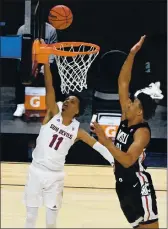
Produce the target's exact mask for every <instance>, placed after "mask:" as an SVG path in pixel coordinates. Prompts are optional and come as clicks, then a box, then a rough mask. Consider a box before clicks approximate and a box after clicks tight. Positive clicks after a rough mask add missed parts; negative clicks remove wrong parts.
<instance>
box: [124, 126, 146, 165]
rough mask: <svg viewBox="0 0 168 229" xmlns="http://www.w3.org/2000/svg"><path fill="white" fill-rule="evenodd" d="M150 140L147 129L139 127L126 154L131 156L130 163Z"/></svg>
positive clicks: (134, 160) (135, 159)
mask: <svg viewBox="0 0 168 229" xmlns="http://www.w3.org/2000/svg"><path fill="white" fill-rule="evenodd" d="M149 141H150V133H149V130H147V129H143V128H142V129H139V130H137V133H135V136H134V142H133V143H132V144H131V146H130V147H129V149H128V151H127V154H128V155H129V156H130V157H131V161H132V164H134V163H135V162H136V161H137V160H138V158H139V156H140V155H141V154H142V153H143V151H144V149H145V148H146V146H147V145H148V143H149Z"/></svg>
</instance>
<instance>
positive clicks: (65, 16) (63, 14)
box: [48, 5, 73, 30]
mask: <svg viewBox="0 0 168 229" xmlns="http://www.w3.org/2000/svg"><path fill="white" fill-rule="evenodd" d="M48 20H49V22H50V24H51V25H52V26H54V28H56V29H59V30H63V29H66V28H68V27H69V26H70V25H71V23H72V21H73V14H72V12H71V10H70V9H69V8H68V7H67V6H64V5H57V6H54V7H53V8H52V9H51V10H50V13H49V16H48Z"/></svg>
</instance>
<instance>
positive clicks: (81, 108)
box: [67, 92, 86, 117]
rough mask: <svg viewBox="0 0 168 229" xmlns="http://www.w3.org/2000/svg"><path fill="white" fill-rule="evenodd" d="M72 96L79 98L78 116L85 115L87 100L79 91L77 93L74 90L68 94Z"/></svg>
mask: <svg viewBox="0 0 168 229" xmlns="http://www.w3.org/2000/svg"><path fill="white" fill-rule="evenodd" d="M70 96H75V97H76V98H78V100H79V114H77V115H76V117H78V116H81V115H83V114H84V112H85V108H86V103H85V100H84V99H83V98H82V97H81V96H80V95H79V94H78V93H75V92H72V93H70V94H68V95H67V97H70Z"/></svg>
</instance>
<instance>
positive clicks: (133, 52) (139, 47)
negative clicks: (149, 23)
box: [130, 35, 146, 55]
mask: <svg viewBox="0 0 168 229" xmlns="http://www.w3.org/2000/svg"><path fill="white" fill-rule="evenodd" d="M145 38H146V35H144V36H142V37H141V39H140V40H139V41H138V43H136V44H135V45H134V46H133V47H132V48H131V50H130V52H131V53H132V54H134V55H135V54H136V53H137V52H138V51H139V50H140V49H141V47H142V45H143V43H144V40H145Z"/></svg>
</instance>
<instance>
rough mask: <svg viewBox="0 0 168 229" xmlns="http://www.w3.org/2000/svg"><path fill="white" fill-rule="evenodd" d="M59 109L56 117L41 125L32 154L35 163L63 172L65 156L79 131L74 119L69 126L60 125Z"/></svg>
mask: <svg viewBox="0 0 168 229" xmlns="http://www.w3.org/2000/svg"><path fill="white" fill-rule="evenodd" d="M59 107H60V104H59ZM60 108H61V109H60V112H59V113H58V114H57V115H55V116H54V117H53V118H52V119H51V120H50V121H49V122H48V123H47V124H45V125H42V127H41V129H40V133H39V136H38V138H37V141H36V148H35V149H34V151H33V154H32V157H33V161H34V162H35V163H38V164H41V165H43V166H45V167H47V168H48V169H51V170H63V168H64V164H65V158H66V155H67V154H68V151H69V149H70V147H71V146H72V145H73V144H74V141H75V139H76V137H77V134H78V129H79V122H78V121H77V120H76V119H73V120H72V123H71V124H70V125H69V126H65V125H63V124H62V121H63V120H62V115H61V110H62V107H60Z"/></svg>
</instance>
